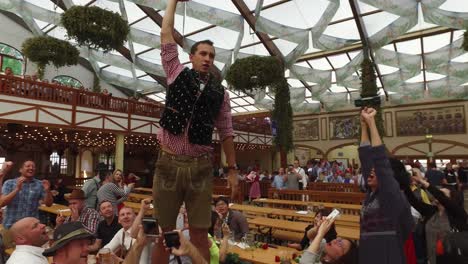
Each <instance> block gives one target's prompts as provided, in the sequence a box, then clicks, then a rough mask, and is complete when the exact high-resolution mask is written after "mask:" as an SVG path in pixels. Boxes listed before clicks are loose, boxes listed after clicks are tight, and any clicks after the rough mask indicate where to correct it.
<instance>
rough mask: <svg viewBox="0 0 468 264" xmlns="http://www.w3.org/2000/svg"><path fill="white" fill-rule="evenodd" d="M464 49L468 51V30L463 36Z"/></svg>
mask: <svg viewBox="0 0 468 264" xmlns="http://www.w3.org/2000/svg"><path fill="white" fill-rule="evenodd" d="M462 47H463V49H464V50H465V51H468V30H466V31H465V33H464V34H463V45H462Z"/></svg>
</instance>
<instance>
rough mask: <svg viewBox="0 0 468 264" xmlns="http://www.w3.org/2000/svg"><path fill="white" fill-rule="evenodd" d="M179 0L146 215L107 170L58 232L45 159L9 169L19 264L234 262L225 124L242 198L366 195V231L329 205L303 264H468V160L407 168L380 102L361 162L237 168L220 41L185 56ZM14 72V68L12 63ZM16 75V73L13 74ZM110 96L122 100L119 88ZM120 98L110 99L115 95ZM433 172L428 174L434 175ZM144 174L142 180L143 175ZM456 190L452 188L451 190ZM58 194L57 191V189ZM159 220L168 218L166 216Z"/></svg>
mask: <svg viewBox="0 0 468 264" xmlns="http://www.w3.org/2000/svg"><path fill="white" fill-rule="evenodd" d="M179 1H182V0H168V1H167V4H166V10H165V12H164V18H163V21H162V26H161V32H160V35H161V48H160V49H161V62H162V66H163V68H164V71H165V73H166V78H167V86H168V90H167V93H166V101H165V105H164V112H163V114H162V117H161V119H160V122H159V123H160V126H161V129H159V130H158V140H159V142H160V152H159V156H158V160H157V163H156V164H155V175H154V178H153V198H152V199H143V200H141V203H140V208H139V209H138V214H136V213H135V210H134V209H133V208H130V207H127V206H126V205H125V204H124V203H123V202H124V201H125V200H126V199H127V198H128V196H129V193H130V192H131V191H132V190H133V189H134V185H135V183H134V182H125V180H124V177H123V172H122V171H121V170H116V171H115V172H114V173H98V174H96V176H95V177H93V178H92V179H90V180H88V181H86V182H85V183H84V185H83V187H82V189H74V190H73V191H72V192H71V193H70V194H69V195H63V199H65V201H66V202H67V204H68V209H69V210H67V211H69V215H68V214H67V215H68V216H65V213H64V212H62V211H60V212H58V215H57V216H56V219H55V226H54V229H49V228H48V227H46V226H45V225H44V224H43V223H41V221H40V220H39V218H40V217H39V208H40V207H41V206H44V207H48V206H51V205H52V203H53V201H54V193H55V197H58V194H60V192H61V191H62V192H63V188H61V184H60V183H58V184H54V185H53V188H55V190H52V186H51V184H50V183H49V181H48V180H38V179H36V178H35V172H36V168H35V163H34V161H32V160H27V161H24V162H23V164H22V165H21V168H20V170H19V171H20V176H19V177H16V178H13V179H9V180H6V181H5V182H4V183H3V178H4V176H5V175H6V174H8V173H9V172H10V171H11V169H12V166H13V164H12V162H10V161H7V162H4V164H3V165H2V169H1V170H0V184H2V188H1V191H2V193H1V196H0V207H5V211H4V215H3V229H2V232H1V236H2V244H3V247H4V248H13V247H14V248H15V249H14V251H13V252H12V254H11V256H10V257H9V259H8V261H7V263H8V264H16V263H39V264H41V263H48V260H47V258H46V257H52V258H53V263H55V264H64V263H67V264H83V263H87V262H88V259H89V256H90V253H92V254H97V256H98V258H99V259H100V261H101V263H128V264H130V263H131V264H134V263H140V264H147V263H158V264H159V263H163V264H165V263H169V262H178V263H195V264H205V263H213V264H214V263H224V262H226V261H227V254H228V247H229V246H228V245H229V240H230V239H231V240H234V241H239V240H246V239H247V237H248V233H249V225H248V222H247V220H246V217H245V215H244V214H242V213H241V212H238V211H235V210H232V209H230V206H229V205H230V203H229V202H230V200H229V198H227V197H224V196H220V197H217V198H216V199H214V202H213V196H212V190H213V168H212V164H211V156H210V155H211V152H212V151H213V149H212V147H211V144H212V139H213V131H214V128H216V129H217V132H218V134H219V139H220V142H221V144H222V149H223V151H224V153H225V155H226V161H227V165H228V167H227V168H226V170H225V171H224V170H223V171H222V173H221V174H226V176H227V177H226V178H227V179H228V183H229V187H230V188H231V190H232V191H231V199H232V198H234V196H235V194H236V193H237V189H238V188H239V187H238V186H239V180H246V181H248V182H250V183H251V189H250V192H249V197H250V199H253V198H258V197H259V196H260V195H261V194H260V186H259V182H260V181H263V180H270V181H271V186H272V187H274V188H277V189H293V190H302V189H307V187H308V185H309V184H310V183H312V182H325V183H327V182H328V183H344V184H356V185H358V186H360V188H361V190H362V191H363V192H365V199H364V201H363V202H362V209H361V213H360V238H359V240H358V241H351V240H348V239H344V238H342V237H340V232H339V229H335V225H334V221H335V218H327V217H326V216H327V215H328V214H329V213H330V212H328V211H325V210H320V211H319V212H317V214H316V217H315V218H314V222H313V223H311V225H309V226H308V227H307V229H306V230H305V231H304V238H303V239H302V241H301V243H300V244H290V245H289V246H291V247H294V248H296V249H299V250H303V253H302V258H301V259H300V263H301V264H318V263H323V264H325V263H330V264H340V263H344V264H354V263H361V264H371V263H372V264H375V263H379V264H404V263H409V264H416V263H429V264H445V263H450V264H452V263H454V264H462V263H468V261H467V256H468V252H467V251H468V250H467V247H468V243H466V240H467V236H468V234H467V232H468V225H467V218H468V216H467V213H466V212H465V210H464V208H463V198H462V195H461V194H460V191H461V190H462V189H463V188H462V187H463V185H464V184H466V183H467V172H468V167H467V165H468V164H467V163H463V164H461V166H459V167H458V170H455V168H454V167H453V166H452V165H451V164H448V165H447V168H446V170H445V171H444V172H439V171H438V170H437V169H436V168H434V165H433V164H431V165H430V169H429V170H427V171H425V169H424V168H423V166H421V164H418V163H414V164H412V163H411V164H406V165H408V167H409V168H407V167H405V164H404V163H402V162H401V161H399V160H397V159H395V158H392V157H389V156H388V155H387V152H386V149H385V146H384V145H383V142H382V140H381V135H380V134H379V131H378V129H377V125H376V120H375V116H376V114H377V111H376V110H375V109H373V108H363V109H362V110H361V113H360V121H361V139H360V146H359V149H358V152H359V159H360V164H361V168H358V167H355V166H352V167H349V168H347V167H346V164H342V163H340V162H339V161H332V162H330V161H327V160H317V161H315V160H311V161H310V162H308V163H307V166H306V167H305V168H302V167H301V166H300V164H299V161H298V160H295V161H294V164H291V165H289V166H288V167H287V168H279V170H278V172H273V174H272V175H269V173H268V172H266V171H263V172H262V171H261V170H260V168H259V166H258V164H255V166H254V167H252V168H250V169H248V170H247V171H246V173H245V174H244V176H242V175H243V174H241V175H237V168H238V166H237V165H236V157H235V149H234V141H233V137H234V131H233V127H232V114H231V107H230V99H229V93H228V92H226V91H225V89H224V88H223V87H222V85H221V81H220V80H219V78H218V76H217V75H216V73H217V72H216V71H214V72H213V71H212V70H213V68H212V67H213V65H214V58H215V55H216V54H215V51H216V50H215V48H214V46H213V43H212V42H211V41H209V40H203V41H199V42H197V43H195V44H194V45H193V46H192V47H191V50H190V61H191V63H192V68H188V67H185V66H184V65H183V64H182V63H181V62H180V60H179V58H178V46H177V43H176V39H175V36H174V17H175V13H176V6H177V3H178V2H179ZM10 70H11V69H10ZM9 74H10V73H9ZM107 95H109V97H108V98H110V94H107ZM107 103H109V101H107ZM424 171H425V176H426V177H424V176H423V172H424ZM130 178H132V179H133V180H132V181H136V180H137V177H136V175H133V176H131V177H130ZM440 187H446V188H440ZM54 191H55V192H54ZM149 210H153V218H151V219H150V220H155V222H153V223H157V224H155V227H154V233H148V230H145V228H144V227H143V226H145V221H144V220H145V219H146V218H145V215H146V213H147V212H148V211H149ZM156 220H157V221H156Z"/></svg>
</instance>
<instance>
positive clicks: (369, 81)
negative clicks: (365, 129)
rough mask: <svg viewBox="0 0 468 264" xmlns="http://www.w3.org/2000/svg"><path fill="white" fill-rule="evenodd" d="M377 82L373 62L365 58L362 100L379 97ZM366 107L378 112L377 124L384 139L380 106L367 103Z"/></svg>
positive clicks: (362, 64) (362, 70)
mask: <svg viewBox="0 0 468 264" xmlns="http://www.w3.org/2000/svg"><path fill="white" fill-rule="evenodd" d="M376 80H377V77H376V75H375V71H374V64H373V62H372V61H371V60H370V59H369V58H364V60H363V61H362V63H361V84H362V87H361V98H365V97H373V96H377V94H378V91H379V88H378V87H377V82H376ZM364 106H367V107H372V108H374V109H375V110H377V115H376V116H375V123H376V125H377V129H378V130H379V134H380V137H383V136H384V135H385V134H384V126H383V119H382V109H381V107H380V104H372V103H367V104H365V105H364Z"/></svg>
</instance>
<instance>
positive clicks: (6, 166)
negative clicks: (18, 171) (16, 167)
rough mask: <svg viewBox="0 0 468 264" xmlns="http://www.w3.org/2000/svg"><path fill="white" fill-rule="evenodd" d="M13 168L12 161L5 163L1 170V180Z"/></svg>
mask: <svg viewBox="0 0 468 264" xmlns="http://www.w3.org/2000/svg"><path fill="white" fill-rule="evenodd" d="M11 168H13V162H12V161H5V162H3V165H2V168H1V169H0V179H1V178H3V177H4V176H5V175H7V174H8V172H9V171H10V170H11Z"/></svg>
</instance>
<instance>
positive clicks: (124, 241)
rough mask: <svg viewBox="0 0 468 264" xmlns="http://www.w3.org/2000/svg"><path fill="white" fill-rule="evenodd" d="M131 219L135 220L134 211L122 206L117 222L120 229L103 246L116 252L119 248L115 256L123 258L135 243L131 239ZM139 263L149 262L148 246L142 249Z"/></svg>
mask: <svg viewBox="0 0 468 264" xmlns="http://www.w3.org/2000/svg"><path fill="white" fill-rule="evenodd" d="M133 221H135V213H134V212H133V209H132V208H130V207H123V208H122V209H120V211H119V224H121V225H122V229H120V230H119V231H118V232H117V234H115V236H114V238H112V240H111V241H110V242H109V243H108V244H107V245H105V246H104V248H109V249H110V250H111V252H113V253H117V251H118V250H119V249H120V252H119V253H120V254H118V256H117V257H119V258H121V260H123V259H125V255H126V253H127V252H128V251H129V250H130V248H131V247H132V245H133V244H134V243H135V239H133V238H132V236H131V227H132V224H133ZM139 263H140V264H147V263H150V261H149V252H148V247H145V248H144V249H143V252H142V253H141V257H140V262H139Z"/></svg>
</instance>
